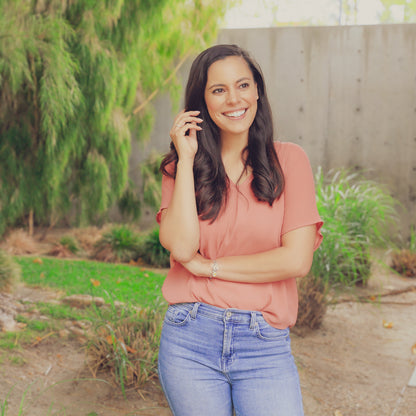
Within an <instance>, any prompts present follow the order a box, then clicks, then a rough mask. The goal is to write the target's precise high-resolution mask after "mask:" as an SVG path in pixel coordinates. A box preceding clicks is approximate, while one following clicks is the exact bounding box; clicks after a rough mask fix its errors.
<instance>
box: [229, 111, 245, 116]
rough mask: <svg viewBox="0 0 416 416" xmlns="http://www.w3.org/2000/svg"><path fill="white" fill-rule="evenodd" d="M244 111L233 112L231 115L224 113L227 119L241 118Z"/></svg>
mask: <svg viewBox="0 0 416 416" xmlns="http://www.w3.org/2000/svg"><path fill="white" fill-rule="evenodd" d="M245 112H246V110H240V111H234V112H233V113H225V115H226V116H227V117H240V116H242V115H243V114H244V113H245Z"/></svg>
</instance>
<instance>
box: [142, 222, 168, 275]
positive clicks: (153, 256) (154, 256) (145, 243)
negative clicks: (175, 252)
mask: <svg viewBox="0 0 416 416" xmlns="http://www.w3.org/2000/svg"><path fill="white" fill-rule="evenodd" d="M138 255H139V257H140V258H141V259H142V260H143V262H145V263H147V264H149V265H151V266H155V267H169V264H170V260H169V257H170V254H169V251H168V250H166V249H165V248H164V247H163V246H162V245H161V244H160V241H159V227H156V228H154V229H153V230H152V231H150V232H149V233H148V234H147V235H145V236H144V237H143V239H142V241H141V242H140V246H139V251H138Z"/></svg>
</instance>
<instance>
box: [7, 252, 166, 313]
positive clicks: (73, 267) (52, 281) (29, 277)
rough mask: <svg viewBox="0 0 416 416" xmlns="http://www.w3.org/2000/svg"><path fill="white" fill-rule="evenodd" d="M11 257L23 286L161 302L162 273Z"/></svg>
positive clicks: (151, 303)
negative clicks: (18, 269) (19, 268)
mask: <svg viewBox="0 0 416 416" xmlns="http://www.w3.org/2000/svg"><path fill="white" fill-rule="evenodd" d="M15 260H16V261H17V262H18V263H19V264H20V266H21V268H22V279H23V281H24V283H26V284H27V285H36V286H45V287H51V288H56V289H61V290H63V291H64V292H66V294H67V295H72V294H93V295H94V296H100V297H103V298H104V299H105V301H106V302H109V301H114V300H118V301H122V302H129V303H132V304H134V305H140V306H156V305H160V304H161V303H163V298H162V294H161V287H162V284H163V280H164V278H165V276H164V275H163V274H159V273H154V272H152V271H148V270H144V269H142V268H140V267H137V266H130V265H126V264H112V263H100V262H95V261H87V260H62V259H55V258H44V257H42V258H41V261H42V263H41V264H40V263H37V262H36V259H35V258H33V257H19V256H17V257H15ZM34 260H35V261H34Z"/></svg>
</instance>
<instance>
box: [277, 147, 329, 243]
mask: <svg viewBox="0 0 416 416" xmlns="http://www.w3.org/2000/svg"><path fill="white" fill-rule="evenodd" d="M285 147H286V152H287V154H286V155H285V156H286V157H285V158H284V159H285V163H284V165H283V166H282V169H283V172H284V175H285V189H284V201H285V213H284V218H283V226H282V235H283V234H285V233H287V232H289V231H293V230H295V229H297V228H300V227H304V226H307V225H312V224H315V225H316V238H315V245H314V249H315V250H316V249H317V248H318V247H319V245H320V244H321V242H322V233H321V227H322V224H323V221H322V220H321V218H320V216H319V213H318V209H317V206H316V198H315V184H314V179H313V173H312V168H311V165H310V163H309V159H308V156H307V155H306V153H305V151H304V150H303V149H302V148H301V147H300V146H298V145H296V144H294V143H285Z"/></svg>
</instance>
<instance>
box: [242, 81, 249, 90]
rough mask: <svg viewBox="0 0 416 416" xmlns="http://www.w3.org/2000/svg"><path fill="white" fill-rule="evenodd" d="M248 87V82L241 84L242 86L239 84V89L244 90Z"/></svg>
mask: <svg viewBox="0 0 416 416" xmlns="http://www.w3.org/2000/svg"><path fill="white" fill-rule="evenodd" d="M249 86H250V84H249V83H248V82H243V83H242V84H240V88H242V89H244V88H248V87H249Z"/></svg>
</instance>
